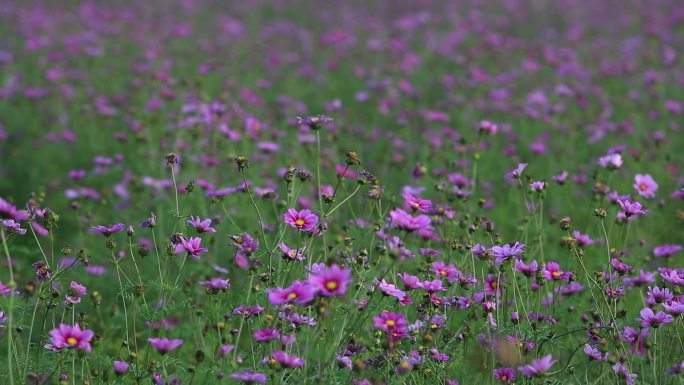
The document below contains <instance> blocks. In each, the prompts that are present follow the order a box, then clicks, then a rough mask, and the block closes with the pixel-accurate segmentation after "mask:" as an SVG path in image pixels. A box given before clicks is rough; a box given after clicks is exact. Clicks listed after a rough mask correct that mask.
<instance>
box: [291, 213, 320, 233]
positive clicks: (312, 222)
mask: <svg viewBox="0 0 684 385" xmlns="http://www.w3.org/2000/svg"><path fill="white" fill-rule="evenodd" d="M283 220H284V221H285V223H287V224H288V225H290V226H292V227H294V228H296V229H298V230H300V231H304V232H312V231H314V230H315V229H316V224H317V223H318V216H317V215H316V214H312V213H311V210H308V209H304V210H302V211H299V212H298V211H297V210H295V209H289V210H287V212H286V213H285V214H284V215H283Z"/></svg>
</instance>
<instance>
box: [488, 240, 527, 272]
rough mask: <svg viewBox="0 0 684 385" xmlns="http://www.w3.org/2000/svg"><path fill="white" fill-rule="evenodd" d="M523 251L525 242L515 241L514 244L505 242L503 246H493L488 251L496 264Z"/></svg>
mask: <svg viewBox="0 0 684 385" xmlns="http://www.w3.org/2000/svg"><path fill="white" fill-rule="evenodd" d="M524 251H525V244H524V243H518V242H516V243H515V244H514V245H512V246H511V245H509V244H505V245H503V246H494V247H492V248H491V250H490V253H491V254H492V256H494V257H495V258H496V259H495V262H496V264H497V266H498V265H500V264H502V263H504V262H506V261H507V260H509V259H511V258H512V257H518V256H520V255H522V253H523V252H524Z"/></svg>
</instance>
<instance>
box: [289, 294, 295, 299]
mask: <svg viewBox="0 0 684 385" xmlns="http://www.w3.org/2000/svg"><path fill="white" fill-rule="evenodd" d="M295 298H297V293H290V294H288V295H287V299H295Z"/></svg>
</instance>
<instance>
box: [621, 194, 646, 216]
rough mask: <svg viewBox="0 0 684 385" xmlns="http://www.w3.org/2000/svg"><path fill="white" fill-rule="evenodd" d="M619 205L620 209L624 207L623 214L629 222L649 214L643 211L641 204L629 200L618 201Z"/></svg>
mask: <svg viewBox="0 0 684 385" xmlns="http://www.w3.org/2000/svg"><path fill="white" fill-rule="evenodd" d="M618 204H620V207H622V210H623V213H624V215H625V217H626V218H627V220H632V219H634V218H636V217H638V216H639V215H646V214H648V210H643V207H642V206H641V203H639V202H631V201H629V200H624V201H623V200H620V199H618Z"/></svg>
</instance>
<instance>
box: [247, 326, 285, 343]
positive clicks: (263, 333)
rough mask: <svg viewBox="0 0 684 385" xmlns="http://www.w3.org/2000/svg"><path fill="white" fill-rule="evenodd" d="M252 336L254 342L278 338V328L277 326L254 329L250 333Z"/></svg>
mask: <svg viewBox="0 0 684 385" xmlns="http://www.w3.org/2000/svg"><path fill="white" fill-rule="evenodd" d="M252 337H253V338H254V341H256V342H266V341H273V340H277V339H279V338H280V330H278V329H277V328H270V329H261V330H256V331H255V332H254V333H252Z"/></svg>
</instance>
